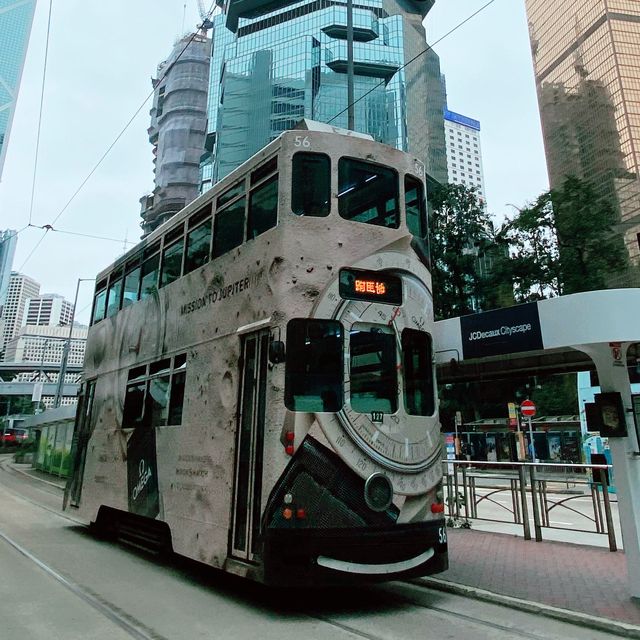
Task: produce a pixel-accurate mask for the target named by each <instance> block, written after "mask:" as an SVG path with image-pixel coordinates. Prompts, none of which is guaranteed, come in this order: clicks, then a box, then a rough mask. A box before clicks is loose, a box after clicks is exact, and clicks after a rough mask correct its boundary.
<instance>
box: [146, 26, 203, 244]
mask: <svg viewBox="0 0 640 640" xmlns="http://www.w3.org/2000/svg"><path fill="white" fill-rule="evenodd" d="M210 60H211V40H210V39H209V38H207V37H206V36H205V35H203V34H201V33H197V34H195V35H194V34H190V35H188V36H185V37H184V38H182V39H181V40H179V41H178V42H177V43H176V45H175V46H174V48H173V51H172V52H171V55H170V56H169V57H168V58H167V59H166V60H165V61H164V62H162V63H161V64H160V65H159V66H158V73H157V78H155V79H154V80H153V86H154V89H155V93H154V98H153V107H152V108H151V126H150V127H149V130H148V132H149V142H151V144H152V145H153V155H154V165H155V168H154V174H155V178H154V183H155V188H154V190H153V192H152V193H151V194H149V195H146V196H144V197H142V198H141V199H140V204H141V205H142V207H141V212H140V215H141V217H142V221H141V223H140V226H141V227H142V231H143V237H144V236H146V235H147V234H149V233H151V231H153V230H154V229H155V228H156V227H158V226H160V225H161V224H162V223H163V222H165V221H166V220H168V219H169V218H170V217H171V216H172V215H173V214H175V213H177V212H178V211H180V209H182V208H183V207H184V206H185V205H187V204H188V203H189V202H191V200H193V199H194V198H196V197H197V196H198V193H199V187H200V158H201V156H202V154H203V153H204V145H205V137H206V131H207V96H208V89H209V63H210Z"/></svg>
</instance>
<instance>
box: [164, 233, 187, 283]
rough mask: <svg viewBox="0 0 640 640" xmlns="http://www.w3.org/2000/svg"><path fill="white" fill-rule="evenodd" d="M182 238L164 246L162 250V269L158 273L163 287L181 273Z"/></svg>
mask: <svg viewBox="0 0 640 640" xmlns="http://www.w3.org/2000/svg"><path fill="white" fill-rule="evenodd" d="M183 250H184V240H183V239H182V238H180V240H178V241H177V242H174V243H173V244H172V245H170V246H168V247H165V248H164V251H163V252H162V271H161V273H160V287H165V286H166V285H168V284H171V283H172V282H174V281H175V280H177V279H178V278H179V277H180V275H181V274H182V254H183Z"/></svg>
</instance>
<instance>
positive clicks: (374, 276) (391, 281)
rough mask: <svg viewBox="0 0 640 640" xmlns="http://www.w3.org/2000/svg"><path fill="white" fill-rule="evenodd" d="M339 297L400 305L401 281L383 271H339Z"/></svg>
mask: <svg viewBox="0 0 640 640" xmlns="http://www.w3.org/2000/svg"><path fill="white" fill-rule="evenodd" d="M339 283H340V286H339V289H340V297H341V298H344V299H345V300H367V301H370V302H384V303H385V304H402V280H401V279H400V278H399V277H398V276H394V275H392V274H390V273H387V272H385V271H366V270H364V269H340V277H339Z"/></svg>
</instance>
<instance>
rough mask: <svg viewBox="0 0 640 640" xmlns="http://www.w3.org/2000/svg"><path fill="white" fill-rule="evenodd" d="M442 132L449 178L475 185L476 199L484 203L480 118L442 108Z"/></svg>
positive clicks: (470, 185) (455, 181)
mask: <svg viewBox="0 0 640 640" xmlns="http://www.w3.org/2000/svg"><path fill="white" fill-rule="evenodd" d="M444 132H445V136H446V140H447V165H448V167H449V182H453V183H457V184H463V185H465V186H467V187H475V189H476V192H477V194H478V199H479V200H480V201H481V202H483V203H484V202H485V190H484V173H483V171H482V148H481V146H480V122H479V121H478V120H474V119H473V118H469V117H468V116H463V115H461V114H460V113H456V112H455V111H450V110H449V109H445V111H444Z"/></svg>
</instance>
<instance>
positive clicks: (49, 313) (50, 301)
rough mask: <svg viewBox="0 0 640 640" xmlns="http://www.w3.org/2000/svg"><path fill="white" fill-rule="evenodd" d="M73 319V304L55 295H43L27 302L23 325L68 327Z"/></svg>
mask: <svg viewBox="0 0 640 640" xmlns="http://www.w3.org/2000/svg"><path fill="white" fill-rule="evenodd" d="M72 318H73V304H71V303H70V302H69V301H68V300H66V299H65V298H63V297H62V296H60V295H58V294H57V293H43V294H42V295H39V296H37V297H35V298H30V299H29V300H28V301H27V304H26V307H25V310H24V318H23V321H22V324H23V325H35V324H40V325H43V324H46V325H51V326H54V327H56V326H60V325H67V326H68V325H69V324H70V323H71V319H72Z"/></svg>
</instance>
